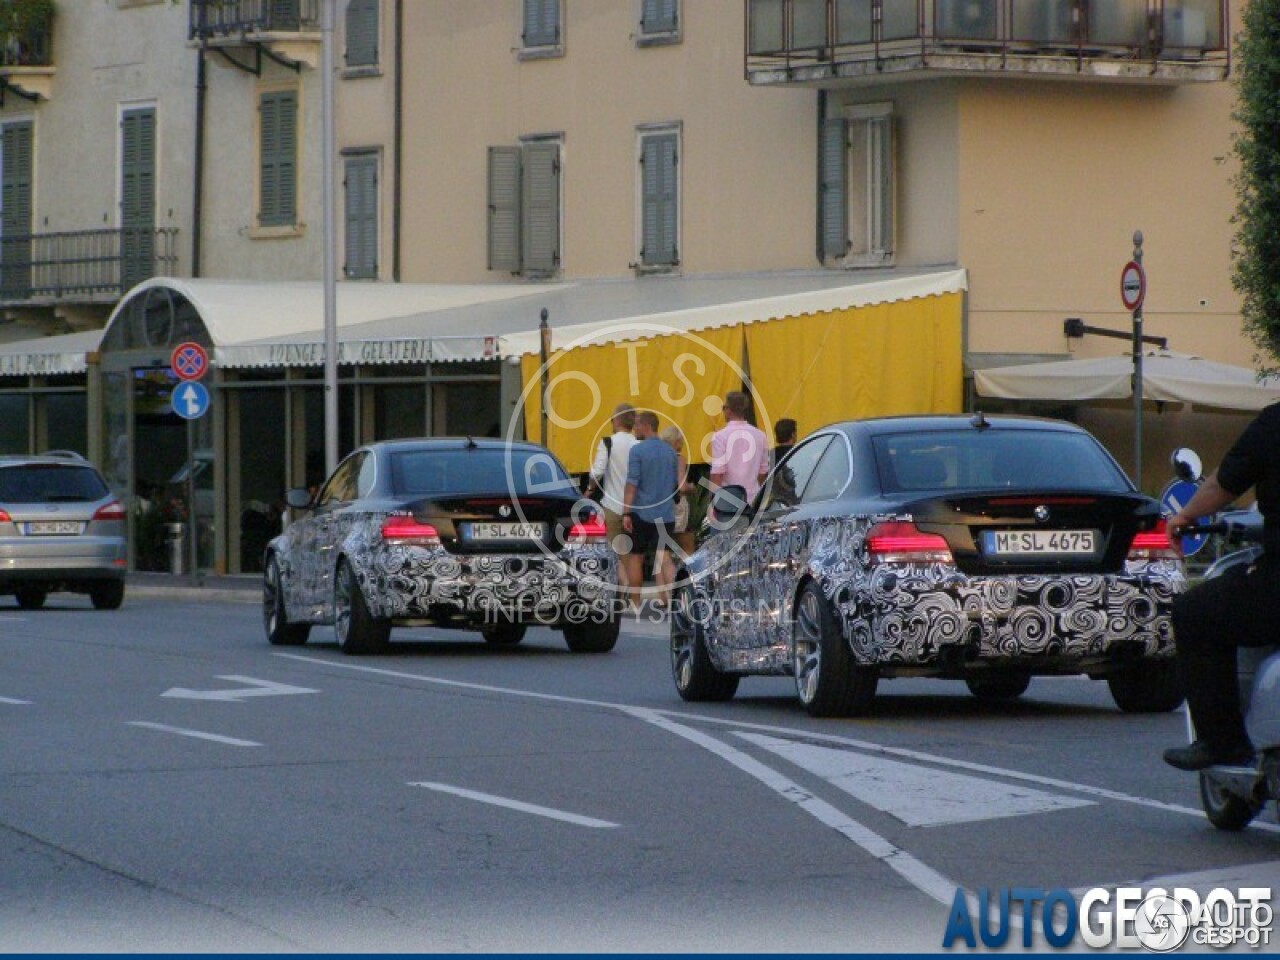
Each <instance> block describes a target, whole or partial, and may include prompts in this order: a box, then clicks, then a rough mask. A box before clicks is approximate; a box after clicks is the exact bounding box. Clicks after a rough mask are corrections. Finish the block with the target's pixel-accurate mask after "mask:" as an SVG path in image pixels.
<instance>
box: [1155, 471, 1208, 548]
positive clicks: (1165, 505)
mask: <svg viewBox="0 0 1280 960" xmlns="http://www.w3.org/2000/svg"><path fill="white" fill-rule="evenodd" d="M1198 489H1199V485H1198V484H1195V483H1192V482H1191V481H1190V480H1173V481H1170V483H1169V485H1168V486H1167V487H1165V488H1164V491H1163V492H1162V493H1161V494H1160V506H1161V508H1162V510H1163V513H1164V515H1165V516H1166V517H1168V516H1171V515H1173V514H1175V513H1177V512H1178V511H1179V510H1181V509H1182V508H1183V507H1185V506H1186V505H1187V501H1188V500H1190V499H1191V498H1192V497H1194V496H1195V495H1196V490H1198ZM1208 522H1209V518H1208V517H1201V518H1200V519H1199V520H1198V521H1197V523H1200V524H1205V523H1208ZM1181 540H1182V555H1183V556H1184V557H1194V556H1195V555H1196V554H1197V553H1199V552H1200V551H1201V549H1203V547H1204V545H1205V544H1206V543H1208V542H1209V538H1208V537H1206V536H1204V535H1203V534H1199V533H1193V534H1188V535H1187V536H1184V537H1182V538H1181Z"/></svg>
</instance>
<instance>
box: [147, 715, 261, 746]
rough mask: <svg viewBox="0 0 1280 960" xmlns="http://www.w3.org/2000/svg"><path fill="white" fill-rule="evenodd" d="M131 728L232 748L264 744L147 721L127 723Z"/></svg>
mask: <svg viewBox="0 0 1280 960" xmlns="http://www.w3.org/2000/svg"><path fill="white" fill-rule="evenodd" d="M126 723H128V725H129V726H131V727H144V728H145V729H147V730H159V731H160V732H161V733H176V734H177V735H178V736H180V737H194V738H195V739H197V740H212V741H213V742H214V743H225V744H227V745H228V746H231V747H260V746H262V744H260V743H254V742H253V741H252V740H237V739H236V738H235V737H224V736H221V735H219V734H216V733H202V732H201V731H199V730H186V729H184V728H183V727H170V726H168V725H167V724H163V723H148V722H147V721H145V720H128V721H126Z"/></svg>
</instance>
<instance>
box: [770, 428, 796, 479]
mask: <svg viewBox="0 0 1280 960" xmlns="http://www.w3.org/2000/svg"><path fill="white" fill-rule="evenodd" d="M773 440H774V444H773V465H774V466H775V467H776V466H777V465H778V464H780V463H781V462H782V458H783V457H785V456H786V455H787V454H788V453H790V452H791V448H792V447H794V446H795V445H796V422H795V421H794V420H792V419H791V418H790V417H783V418H782V419H781V420H778V421H776V422H775V423H774V425H773Z"/></svg>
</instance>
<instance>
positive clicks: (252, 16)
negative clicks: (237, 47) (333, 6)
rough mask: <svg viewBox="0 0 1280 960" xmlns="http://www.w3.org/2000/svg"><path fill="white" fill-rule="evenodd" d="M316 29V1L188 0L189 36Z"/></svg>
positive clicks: (206, 37)
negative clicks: (189, 0)
mask: <svg viewBox="0 0 1280 960" xmlns="http://www.w3.org/2000/svg"><path fill="white" fill-rule="evenodd" d="M319 30H320V0H191V38H192V39H193V40H215V39H218V38H229V37H230V38H238V37H245V36H248V35H250V34H256V33H312V32H318V31H319Z"/></svg>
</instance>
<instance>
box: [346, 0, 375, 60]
mask: <svg viewBox="0 0 1280 960" xmlns="http://www.w3.org/2000/svg"><path fill="white" fill-rule="evenodd" d="M378 2H379V0H350V2H349V3H348V4H347V52H346V57H347V66H349V67H362V66H371V65H374V64H376V63H377V62H378Z"/></svg>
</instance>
